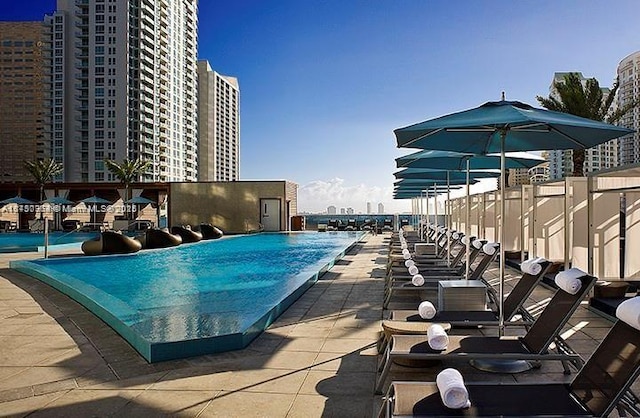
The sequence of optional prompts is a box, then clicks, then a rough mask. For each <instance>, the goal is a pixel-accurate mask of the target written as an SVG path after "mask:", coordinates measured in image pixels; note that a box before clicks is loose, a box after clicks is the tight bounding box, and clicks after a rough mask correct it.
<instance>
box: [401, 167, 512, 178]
mask: <svg viewBox="0 0 640 418" xmlns="http://www.w3.org/2000/svg"><path fill="white" fill-rule="evenodd" d="M393 175H394V176H395V178H396V179H439V180H440V179H442V180H445V181H446V180H447V172H446V171H443V170H432V169H428V168H405V169H404V170H400V171H396V172H395V173H393ZM498 176H500V172H499V171H497V170H496V171H470V172H469V177H471V178H475V179H484V178H494V177H498ZM466 178H467V175H466V173H461V172H459V171H450V172H449V179H450V180H454V179H455V180H458V179H465V180H466Z"/></svg>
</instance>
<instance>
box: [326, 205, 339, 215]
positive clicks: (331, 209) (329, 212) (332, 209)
mask: <svg viewBox="0 0 640 418" xmlns="http://www.w3.org/2000/svg"><path fill="white" fill-rule="evenodd" d="M336 213H337V210H336V207H335V206H329V207H327V215H335V214H336Z"/></svg>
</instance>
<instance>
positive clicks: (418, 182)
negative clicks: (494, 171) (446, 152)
mask: <svg viewBox="0 0 640 418" xmlns="http://www.w3.org/2000/svg"><path fill="white" fill-rule="evenodd" d="M477 182H478V180H470V181H469V184H475V183H477ZM448 184H449V185H450V186H455V185H464V184H467V181H466V179H454V180H449V182H448ZM393 185H394V186H406V185H413V186H418V187H420V186H422V188H423V189H426V188H429V187H433V186H434V185H439V186H443V187H445V188H446V187H447V179H446V178H445V179H444V180H441V179H432V178H426V179H423V178H420V179H407V178H403V179H400V180H398V181H396V182H395V183H393Z"/></svg>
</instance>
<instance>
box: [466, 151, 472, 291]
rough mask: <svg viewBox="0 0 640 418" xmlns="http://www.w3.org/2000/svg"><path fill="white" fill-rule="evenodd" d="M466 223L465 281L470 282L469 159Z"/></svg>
mask: <svg viewBox="0 0 640 418" xmlns="http://www.w3.org/2000/svg"><path fill="white" fill-rule="evenodd" d="M464 206H465V209H466V210H465V221H464V236H465V237H467V249H466V253H465V257H466V259H467V261H466V262H465V264H464V278H465V280H469V261H470V258H471V257H470V254H469V251H470V250H471V237H470V236H469V235H471V226H470V225H469V222H470V216H469V215H470V212H469V158H467V198H466V201H465V205H464Z"/></svg>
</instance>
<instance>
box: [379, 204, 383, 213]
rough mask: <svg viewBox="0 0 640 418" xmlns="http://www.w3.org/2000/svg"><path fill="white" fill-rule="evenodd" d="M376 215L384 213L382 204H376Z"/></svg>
mask: <svg viewBox="0 0 640 418" xmlns="http://www.w3.org/2000/svg"><path fill="white" fill-rule="evenodd" d="M378 213H384V205H383V204H382V202H380V203H378Z"/></svg>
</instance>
